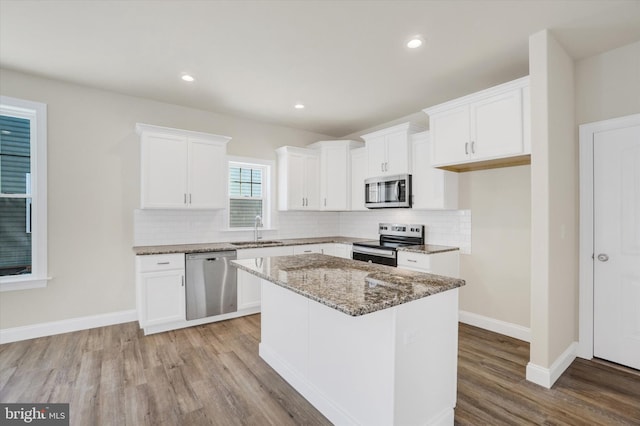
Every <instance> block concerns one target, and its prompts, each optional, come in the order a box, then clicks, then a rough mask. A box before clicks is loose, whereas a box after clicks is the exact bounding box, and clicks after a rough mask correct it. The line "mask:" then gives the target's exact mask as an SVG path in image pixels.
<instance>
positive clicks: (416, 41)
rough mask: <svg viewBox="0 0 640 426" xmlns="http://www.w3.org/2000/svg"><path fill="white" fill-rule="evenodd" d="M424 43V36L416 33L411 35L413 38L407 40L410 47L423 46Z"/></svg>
mask: <svg viewBox="0 0 640 426" xmlns="http://www.w3.org/2000/svg"><path fill="white" fill-rule="evenodd" d="M423 43H424V38H422V36H419V35H415V36H413V37H411V39H409V41H408V42H407V47H408V48H409V49H417V48H418V47H420V46H422V44H423Z"/></svg>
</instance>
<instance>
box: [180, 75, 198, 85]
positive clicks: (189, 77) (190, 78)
mask: <svg viewBox="0 0 640 426" xmlns="http://www.w3.org/2000/svg"><path fill="white" fill-rule="evenodd" d="M180 78H182V80H183V81H186V82H187V83H193V82H194V81H195V78H193V76H192V75H190V74H182V77H180Z"/></svg>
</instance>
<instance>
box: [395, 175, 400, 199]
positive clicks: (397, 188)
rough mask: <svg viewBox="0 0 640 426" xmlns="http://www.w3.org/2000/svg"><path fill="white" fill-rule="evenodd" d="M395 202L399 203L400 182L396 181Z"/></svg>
mask: <svg viewBox="0 0 640 426" xmlns="http://www.w3.org/2000/svg"><path fill="white" fill-rule="evenodd" d="M396 200H397V201H400V181H399V180H398V181H396Z"/></svg>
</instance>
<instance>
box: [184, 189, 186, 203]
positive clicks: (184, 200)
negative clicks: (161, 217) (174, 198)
mask: <svg viewBox="0 0 640 426" xmlns="http://www.w3.org/2000/svg"><path fill="white" fill-rule="evenodd" d="M184 203H185V204H187V193H186V192H185V193H184Z"/></svg>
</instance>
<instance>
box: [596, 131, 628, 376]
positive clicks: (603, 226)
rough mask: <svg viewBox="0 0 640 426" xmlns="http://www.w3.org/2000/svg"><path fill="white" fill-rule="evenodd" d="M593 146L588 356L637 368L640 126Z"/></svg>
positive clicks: (601, 137)
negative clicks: (592, 258)
mask: <svg viewBox="0 0 640 426" xmlns="http://www.w3.org/2000/svg"><path fill="white" fill-rule="evenodd" d="M593 142H594V143H593V146H594V150H593V158H594V165H593V171H594V252H595V261H594V294H593V296H594V303H593V309H594V312H593V318H594V324H593V342H594V344H593V354H594V356H596V357H599V358H603V359H607V360H609V361H613V362H616V363H618V364H623V365H627V366H629V367H632V368H636V369H640V126H633V127H627V128H622V129H615V130H609V131H603V132H599V133H596V134H594V140H593Z"/></svg>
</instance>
